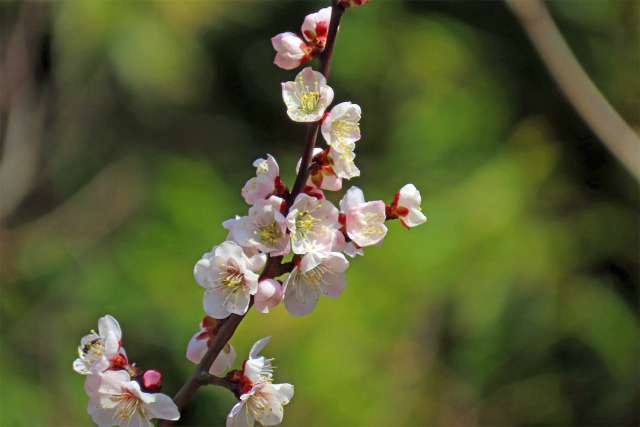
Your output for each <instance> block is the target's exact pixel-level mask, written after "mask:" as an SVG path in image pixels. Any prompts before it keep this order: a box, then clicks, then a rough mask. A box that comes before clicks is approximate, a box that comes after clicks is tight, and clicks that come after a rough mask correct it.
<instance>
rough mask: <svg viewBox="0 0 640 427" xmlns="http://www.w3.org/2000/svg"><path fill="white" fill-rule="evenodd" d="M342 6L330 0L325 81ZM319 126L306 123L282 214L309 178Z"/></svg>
mask: <svg viewBox="0 0 640 427" xmlns="http://www.w3.org/2000/svg"><path fill="white" fill-rule="evenodd" d="M344 10H345V9H344V7H343V6H342V5H341V4H340V1H339V0H332V2H331V21H330V22H329V32H328V33H327V43H326V44H325V47H324V51H323V52H322V54H321V55H320V72H321V73H322V75H323V76H324V78H325V79H327V81H329V70H330V68H331V57H332V56H333V47H334V45H335V43H336V35H337V34H338V26H339V25H340V18H342V14H343V13H344ZM319 128H320V122H313V123H308V124H307V135H306V137H305V143H304V151H303V152H302V159H301V160H300V169H299V170H298V175H297V176H296V181H295V183H294V184H293V189H292V190H291V194H289V197H287V200H286V201H285V209H284V214H285V215H286V214H287V213H288V212H289V208H291V205H293V202H294V201H295V199H296V197H297V196H298V194H300V193H301V192H302V190H303V189H304V186H305V184H306V183H307V179H309V172H310V171H309V165H310V164H311V156H312V154H313V149H314V147H315V146H316V139H317V137H318V129H319Z"/></svg>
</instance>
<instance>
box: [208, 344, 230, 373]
mask: <svg viewBox="0 0 640 427" xmlns="http://www.w3.org/2000/svg"><path fill="white" fill-rule="evenodd" d="M235 360H236V351H235V350H234V349H233V346H232V345H231V344H229V343H227V345H225V346H224V347H223V348H222V351H221V352H220V354H218V357H216V360H214V361H213V364H212V365H211V368H210V369H209V373H210V374H211V375H220V374H221V373H223V372H224V371H226V370H227V369H229V368H231V365H233V362H235Z"/></svg>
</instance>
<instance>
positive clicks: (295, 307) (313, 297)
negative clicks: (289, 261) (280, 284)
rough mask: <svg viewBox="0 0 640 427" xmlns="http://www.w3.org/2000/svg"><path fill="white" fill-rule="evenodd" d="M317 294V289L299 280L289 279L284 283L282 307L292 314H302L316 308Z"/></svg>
mask: <svg viewBox="0 0 640 427" xmlns="http://www.w3.org/2000/svg"><path fill="white" fill-rule="evenodd" d="M292 274H293V273H292ZM289 277H291V275H289ZM287 279H289V278H287ZM319 296H320V295H319V291H318V290H317V289H316V288H310V287H308V286H305V285H304V284H302V283H301V282H300V281H297V280H291V281H289V282H288V283H287V284H286V289H285V293H284V308H286V309H287V311H288V312H289V314H291V315H292V316H304V315H305V314H309V313H311V312H312V311H313V310H314V309H315V308H316V306H317V305H318V297H319Z"/></svg>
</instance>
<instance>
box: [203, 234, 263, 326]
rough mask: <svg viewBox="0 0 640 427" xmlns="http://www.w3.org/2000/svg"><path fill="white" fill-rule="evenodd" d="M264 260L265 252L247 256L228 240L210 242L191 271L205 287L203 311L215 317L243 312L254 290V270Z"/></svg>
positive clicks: (255, 284) (224, 316)
mask: <svg viewBox="0 0 640 427" xmlns="http://www.w3.org/2000/svg"><path fill="white" fill-rule="evenodd" d="M234 228H235V226H234ZM265 262H266V255H265V254H259V255H254V256H252V257H251V258H249V257H247V256H246V255H245V254H244V252H243V251H242V248H241V247H240V246H238V244H236V243H235V242H230V241H227V242H223V243H221V244H220V245H218V246H214V247H213V249H212V250H211V252H208V253H206V254H204V255H202V259H201V260H200V261H198V262H197V263H196V266H195V268H194V270H193V275H194V277H195V279H196V282H198V284H199V285H200V286H202V287H204V288H205V292H204V297H203V304H204V311H205V312H206V313H207V314H208V315H209V316H211V317H213V318H216V319H224V318H226V317H227V316H229V315H230V314H231V313H236V314H244V313H246V312H247V310H248V308H249V297H250V296H251V295H253V294H255V293H256V291H257V290H258V275H257V274H256V273H255V272H256V271H258V270H260V269H261V268H262V267H263V266H264V264H265Z"/></svg>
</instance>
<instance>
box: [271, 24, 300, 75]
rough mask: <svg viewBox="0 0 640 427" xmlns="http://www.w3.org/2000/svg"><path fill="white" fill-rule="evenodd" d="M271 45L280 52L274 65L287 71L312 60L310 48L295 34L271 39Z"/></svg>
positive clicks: (281, 35)
mask: <svg viewBox="0 0 640 427" xmlns="http://www.w3.org/2000/svg"><path fill="white" fill-rule="evenodd" d="M271 44H272V45H273V48H274V49H275V50H276V51H277V52H278V53H277V54H276V59H275V60H274V61H273V63H274V64H276V65H277V66H278V67H280V68H283V69H285V70H292V69H294V68H296V67H297V66H298V65H300V64H302V63H304V62H305V61H307V60H308V59H310V58H309V47H308V46H307V45H306V44H305V42H304V41H303V40H302V39H301V38H300V37H299V36H298V35H296V34H294V33H291V32H286V33H282V34H278V35H277V36H275V37H272V38H271Z"/></svg>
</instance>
